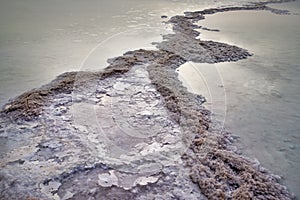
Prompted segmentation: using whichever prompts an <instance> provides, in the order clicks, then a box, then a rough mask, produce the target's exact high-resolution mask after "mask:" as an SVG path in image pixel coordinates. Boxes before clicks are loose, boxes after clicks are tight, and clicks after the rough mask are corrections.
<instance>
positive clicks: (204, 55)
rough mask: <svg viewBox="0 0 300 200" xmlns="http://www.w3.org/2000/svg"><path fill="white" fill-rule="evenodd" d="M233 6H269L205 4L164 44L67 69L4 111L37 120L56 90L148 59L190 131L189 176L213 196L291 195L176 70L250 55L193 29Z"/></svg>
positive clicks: (178, 19) (176, 21)
mask: <svg viewBox="0 0 300 200" xmlns="http://www.w3.org/2000/svg"><path fill="white" fill-rule="evenodd" d="M233 10H270V9H269V8H268V7H266V6H265V4H261V5H254V6H252V7H251V6H246V7H230V8H219V9H206V10H203V11H197V12H186V13H185V16H175V17H172V18H171V19H170V21H169V23H172V24H173V25H174V32H175V34H173V35H168V36H165V38H164V39H165V41H163V42H162V43H159V44H157V47H158V49H159V50H157V51H148V50H143V49H140V50H136V51H131V52H127V53H125V54H124V55H123V56H120V57H117V58H114V59H110V60H109V63H110V65H109V66H108V67H107V68H106V69H105V70H104V71H102V72H68V73H64V74H62V75H60V76H58V77H57V78H56V79H55V80H54V81H52V82H51V83H49V84H47V85H45V86H43V87H41V88H39V89H34V90H32V91H29V92H26V93H24V94H22V95H20V96H19V97H17V98H16V99H15V100H13V101H12V102H10V103H8V104H7V105H6V106H5V107H4V110H3V111H1V115H2V116H5V117H9V118H11V119H13V120H19V119H20V120H34V119H36V118H37V117H38V116H39V115H40V113H41V112H42V109H43V107H44V106H47V105H48V103H49V102H50V101H51V98H52V97H53V96H55V95H57V94H61V93H66V94H70V93H72V92H73V91H74V90H76V88H77V87H87V86H89V83H90V82H93V81H95V80H100V79H105V78H108V77H113V76H116V77H117V76H118V75H121V74H124V73H126V72H128V71H129V70H130V69H131V68H132V67H133V66H134V65H145V64H147V65H148V68H147V70H148V73H149V78H150V79H151V82H152V84H153V85H154V86H155V87H156V90H157V91H158V92H159V93H160V94H161V96H162V97H163V99H164V104H165V107H166V108H167V109H168V111H169V112H170V116H171V117H172V119H173V120H174V121H175V122H177V123H178V124H179V125H180V127H181V128H182V130H183V132H184V133H185V135H184V138H183V141H184V142H185V143H186V146H187V149H186V152H185V153H184V155H183V156H182V158H183V160H184V161H185V164H186V166H187V167H188V168H190V172H191V173H190V177H191V179H192V181H193V182H194V183H196V184H198V186H199V188H200V190H201V192H202V193H203V194H204V195H205V196H206V197H207V198H208V199H292V198H293V197H292V195H291V194H290V193H289V192H288V190H287V189H286V187H284V186H282V185H280V184H279V183H278V180H277V179H275V178H274V176H272V175H271V174H270V173H269V172H268V171H266V170H264V169H262V168H260V167H259V166H258V167H257V166H255V164H254V163H253V162H252V161H251V160H249V159H246V158H244V157H242V156H241V155H238V154H237V153H235V152H234V151H232V150H231V147H232V146H231V145H232V144H231V143H232V138H231V136H230V134H227V133H224V132H222V131H212V130H211V128H210V114H211V113H210V112H209V111H208V110H207V109H205V108H204V107H202V106H201V104H202V103H203V102H204V101H205V100H204V98H203V97H202V96H200V95H196V94H192V93H190V92H188V91H187V89H186V88H185V87H183V86H182V83H181V82H180V81H179V79H178V74H177V73H176V72H175V70H176V68H178V67H179V66H180V65H181V64H183V63H185V62H187V61H194V62H200V63H201V62H202V63H203V62H208V63H215V62H224V61H237V60H240V59H245V58H247V57H248V56H250V55H251V54H250V53H249V52H248V51H247V50H244V49H242V48H239V47H236V46H231V45H228V44H224V43H218V42H213V41H201V40H199V39H196V38H195V37H196V36H198V35H199V32H197V31H195V30H194V29H195V28H197V26H195V25H194V24H193V23H194V22H196V21H198V20H201V19H203V18H204V15H206V14H213V13H216V12H225V11H233ZM271 11H272V12H275V11H273V10H271ZM283 13H284V12H283ZM110 191H114V192H115V193H116V195H118V193H119V194H120V196H123V194H125V193H126V195H129V196H128V198H129V199H130V198H134V197H133V196H130V194H129V193H127V192H124V191H123V190H122V191H121V190H119V189H112V190H110ZM84 192H85V191H84ZM77 195H78V196H76V197H77V198H87V197H88V196H89V194H88V193H82V195H83V196H80V194H77ZM74 198H75V197H74Z"/></svg>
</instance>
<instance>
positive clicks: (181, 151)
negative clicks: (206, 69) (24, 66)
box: [0, 4, 293, 199]
mask: <svg viewBox="0 0 300 200" xmlns="http://www.w3.org/2000/svg"><path fill="white" fill-rule="evenodd" d="M249 9H251V10H269V11H271V12H275V13H277V14H287V11H280V10H276V9H271V8H269V7H268V6H266V4H254V5H250V6H244V7H229V8H219V9H207V10H203V11H197V12H186V13H185V14H184V15H183V16H174V17H172V18H170V20H169V21H168V22H167V23H170V24H172V25H173V30H174V34H170V35H165V36H164V41H163V42H161V43H157V44H156V46H157V48H158V50H143V49H140V50H135V51H130V52H126V53H125V54H124V55H123V56H120V57H116V58H113V59H110V60H109V63H110V65H109V66H108V67H107V68H106V69H105V70H103V71H100V72H71V73H65V74H62V75H60V76H59V77H57V79H55V80H54V81H52V82H51V83H49V84H47V85H45V86H43V87H41V88H39V89H34V90H32V91H29V92H26V93H24V94H22V95H20V96H19V97H17V98H16V99H15V100H13V101H12V102H9V103H8V104H6V105H5V106H4V108H3V110H2V111H1V118H0V120H1V121H0V122H1V124H0V126H1V127H0V128H1V129H0V137H1V141H3V142H1V143H3V145H1V148H2V149H1V163H0V165H1V174H0V185H1V191H0V198H1V199H87V198H89V199H252V198H253V199H292V198H293V196H292V194H290V193H289V191H288V190H287V188H286V187H285V186H282V185H280V183H279V181H280V177H278V176H276V175H273V174H272V173H270V172H269V171H268V170H266V169H265V168H263V167H261V166H260V164H259V163H258V162H257V161H252V160H250V159H248V158H245V157H243V156H241V155H239V154H238V153H237V152H236V148H235V147H234V146H233V145H232V142H233V140H234V139H233V137H232V136H231V135H230V134H229V133H225V132H222V131H219V130H214V129H213V128H211V127H210V123H211V122H210V117H209V116H210V114H211V113H210V112H209V111H208V110H206V109H205V108H204V107H203V106H202V105H201V104H202V103H203V102H205V98H204V97H203V96H200V95H196V94H192V93H189V92H188V91H187V89H186V88H185V87H183V86H182V83H181V82H180V80H179V79H178V74H177V73H176V69H177V68H178V67H180V66H181V65H182V64H183V63H186V62H188V61H193V62H198V63H217V62H225V61H226V62H231V61H237V60H240V59H246V58H247V57H248V56H251V53H249V52H248V51H247V50H245V49H242V48H239V47H237V46H232V45H228V44H224V43H220V42H214V41H201V40H200V39H196V37H197V36H199V34H200V33H199V32H197V31H196V30H195V29H198V28H199V27H198V26H196V25H194V23H195V22H197V21H199V20H202V19H204V18H205V15H207V14H213V13H216V12H226V11H231V10H249Z"/></svg>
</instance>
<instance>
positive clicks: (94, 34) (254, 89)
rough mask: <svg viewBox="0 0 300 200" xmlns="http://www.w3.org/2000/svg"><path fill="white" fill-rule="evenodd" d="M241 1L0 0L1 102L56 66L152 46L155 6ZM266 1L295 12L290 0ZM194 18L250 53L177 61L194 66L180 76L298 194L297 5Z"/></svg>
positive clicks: (99, 65) (88, 65) (163, 9)
mask: <svg viewBox="0 0 300 200" xmlns="http://www.w3.org/2000/svg"><path fill="white" fill-rule="evenodd" d="M125 2H126V3H125ZM243 2H247V1H238V2H237V1H229V0H222V1H218V2H215V1H214V0H207V1H201V2H200V1H192V0H185V1H184V0H182V1H179V0H178V1H171V0H153V1H149V0H127V1H124V0H110V1H108V0H107V1H96V0H91V1H88V3H86V2H84V1H79V0H64V1H59V0H42V1H38V0H28V1H23V0H0V106H2V105H3V104H4V103H6V102H7V101H8V99H9V98H13V97H15V96H16V95H18V94H21V93H22V92H24V91H26V90H29V89H32V88H36V87H39V86H40V85H42V84H46V83H48V82H49V81H51V80H52V79H53V78H55V77H56V76H57V75H59V74H61V73H63V72H65V71H73V70H99V69H103V68H104V67H105V66H106V65H107V63H106V59H107V58H110V57H114V56H118V55H120V54H122V53H124V52H126V51H128V50H133V49H137V48H154V47H153V46H152V45H151V42H153V41H159V40H161V34H162V33H165V32H169V31H170V27H168V26H166V25H165V24H163V23H161V22H162V21H164V19H161V18H160V16H161V15H168V16H173V15H176V14H180V13H182V12H183V11H187V10H201V9H203V8H208V7H217V6H222V5H236V4H241V3H243ZM275 6H276V7H278V8H287V9H291V10H293V11H294V12H299V9H298V8H299V1H297V2H295V3H289V4H280V5H274V7H275ZM201 25H203V26H206V27H209V28H217V29H220V30H221V32H203V33H202V34H201V38H203V39H214V40H216V41H222V42H227V43H229V44H236V45H238V46H240V47H244V48H246V49H248V50H249V51H250V52H252V53H254V56H253V57H251V58H249V59H247V60H244V61H239V62H237V63H223V64H216V65H213V67H208V66H211V65H194V64H192V63H188V64H186V66H192V67H186V68H184V67H183V68H182V69H180V70H181V71H184V70H186V72H185V73H186V74H187V73H189V72H191V70H196V71H197V72H198V73H200V75H202V76H200V77H198V78H197V77H194V76H191V75H193V74H195V73H190V75H189V77H188V78H184V81H185V83H186V85H187V86H189V87H190V89H192V90H193V91H194V92H199V93H201V94H204V95H205V96H206V97H207V99H208V103H207V104H206V105H207V106H208V107H209V108H210V109H211V110H213V111H214V112H215V114H214V117H215V118H216V120H219V121H221V122H222V123H221V124H222V126H223V125H224V128H225V129H226V130H229V131H230V132H232V133H233V134H235V135H238V136H239V137H240V143H238V145H239V146H240V148H242V149H243V153H245V154H247V155H248V156H250V157H252V158H253V157H255V158H257V159H258V160H259V161H260V162H261V163H262V165H263V166H265V167H267V168H269V169H271V170H272V171H273V172H274V173H276V174H279V175H282V176H283V178H284V181H285V183H286V184H287V185H288V187H289V188H290V189H291V191H292V192H294V193H296V194H297V195H298V196H299V193H300V191H299V188H300V175H299V174H300V173H299V162H300V157H299V151H300V147H299V144H300V136H299V130H300V125H299V124H300V120H299V119H300V115H299V113H300V112H299V111H300V108H299V106H298V105H299V103H300V102H299V101H300V100H299V84H300V80H299V77H300V76H299V75H300V65H299V63H300V60H299V58H300V55H299V49H300V45H299V44H300V38H299V37H300V31H299V15H298V16H297V15H292V16H278V15H274V14H271V13H266V12H256V11H254V12H231V13H221V14H215V15H212V16H208V17H207V19H206V20H205V21H202V22H201ZM188 68H189V69H188ZM204 69H206V70H204ZM207 69H209V70H207ZM183 75H184V73H183Z"/></svg>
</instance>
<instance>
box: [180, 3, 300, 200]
mask: <svg viewBox="0 0 300 200" xmlns="http://www.w3.org/2000/svg"><path fill="white" fill-rule="evenodd" d="M275 6H276V8H285V9H290V10H292V11H293V12H296V13H300V3H299V1H297V2H293V3H288V4H281V5H274V7H275ZM299 22H300V15H290V16H280V15H275V14H272V13H269V12H265V11H239V12H228V13H219V14H215V15H212V16H207V18H206V20H204V21H201V22H200V23H199V24H200V25H202V26H205V27H208V28H212V29H219V30H220V32H207V31H202V34H201V35H200V38H201V39H204V40H215V41H221V42H226V43H229V44H234V45H237V46H240V47H243V48H246V49H248V50H249V51H250V52H251V53H253V54H254V55H253V56H252V57H250V58H248V59H246V60H243V61H238V62H236V63H219V64H214V65H209V64H194V63H187V64H185V65H183V66H182V67H181V68H180V70H179V73H180V75H181V79H182V80H183V82H184V84H185V85H186V86H187V87H188V88H189V89H190V90H191V91H193V92H196V93H200V94H204V95H205V96H206V97H207V99H208V103H207V104H206V106H207V107H208V108H209V109H211V110H212V111H213V112H214V115H213V116H212V117H213V118H215V119H216V120H217V121H219V122H220V123H221V126H223V128H224V129H225V130H227V131H230V132H231V133H233V134H234V135H237V136H239V137H240V139H239V142H238V143H237V145H238V147H239V148H241V149H242V152H243V154H246V155H247V156H249V157H251V158H256V159H258V160H259V162H260V163H261V164H262V165H263V166H264V167H266V168H268V169H270V170H271V171H272V172H273V173H275V174H278V175H280V176H282V178H283V183H284V184H286V185H287V186H288V188H289V189H290V190H291V191H292V192H293V193H295V194H296V196H297V197H298V198H299V197H300V170H299V169H300V106H299V104H300V93H299V85H300V78H299V77H300V24H299ZM195 74H197V75H195ZM197 80H198V81H197Z"/></svg>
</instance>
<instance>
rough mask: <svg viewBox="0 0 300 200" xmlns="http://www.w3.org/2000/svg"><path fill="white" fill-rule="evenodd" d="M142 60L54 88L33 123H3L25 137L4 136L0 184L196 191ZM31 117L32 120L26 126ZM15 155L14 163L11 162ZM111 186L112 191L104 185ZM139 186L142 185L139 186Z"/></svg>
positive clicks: (76, 190) (49, 193)
mask: <svg viewBox="0 0 300 200" xmlns="http://www.w3.org/2000/svg"><path fill="white" fill-rule="evenodd" d="M146 68H147V66H146V65H142V66H134V67H133V68H132V69H131V70H130V71H129V72H128V73H125V74H123V75H122V76H119V77H117V78H115V77H109V78H106V79H104V80H100V81H99V80H97V81H95V82H94V83H92V84H95V85H94V87H85V88H84V89H83V90H75V91H74V92H73V94H64V95H62V94H60V95H57V96H55V97H54V98H53V100H51V105H50V106H48V107H45V108H44V112H43V114H42V116H41V120H39V121H38V124H32V123H30V122H28V123H26V124H20V125H15V126H14V127H13V129H9V128H8V127H6V131H3V132H2V133H1V134H0V136H1V137H9V136H10V137H11V136H12V135H13V136H14V137H16V138H18V137H20V136H21V135H20V132H19V131H18V129H22V130H23V131H22V135H23V137H22V139H23V140H24V142H25V141H27V140H29V141H28V142H25V143H26V144H24V143H21V144H19V146H18V143H11V144H10V145H11V146H10V148H8V149H7V150H9V151H7V152H6V154H5V155H3V156H2V160H1V166H2V171H1V173H2V176H3V178H4V179H7V180H6V182H5V184H6V186H5V187H6V188H7V189H8V188H9V187H11V186H9V185H14V182H16V181H17V182H18V180H22V181H21V182H19V183H18V187H19V188H18V191H19V192H21V193H22V195H24V194H25V195H26V194H30V195H31V196H32V195H33V196H35V197H40V198H45V199H68V198H76V197H77V198H78V195H79V196H80V195H84V192H86V191H91V192H92V193H93V194H94V196H95V195H96V193H99V194H100V193H101V194H102V195H104V196H105V195H108V194H109V193H114V194H113V195H115V196H116V197H117V196H118V195H121V196H122V193H124V194H123V195H125V196H126V195H129V196H130V195H134V196H139V198H140V199H143V198H146V199H148V195H150V196H151V197H153V198H154V197H159V196H161V195H163V196H164V197H166V199H168V198H172V197H173V196H174V195H175V193H178V191H186V192H187V193H186V195H187V196H188V197H189V199H199V198H203V197H201V194H200V192H199V191H198V188H197V187H196V186H195V185H194V184H193V183H192V182H191V180H190V179H189V177H188V176H187V175H188V172H187V171H186V170H185V169H184V168H183V166H182V160H181V155H182V152H183V151H184V150H185V149H186V147H185V145H184V144H183V142H182V138H181V137H182V132H181V130H180V127H179V126H178V125H177V124H175V123H174V122H173V121H171V119H170V118H169V115H168V111H167V110H166V108H165V107H164V106H163V99H162V97H161V96H160V94H159V93H158V92H156V89H155V88H154V86H153V85H152V84H151V81H150V79H149V78H148V72H147V70H146ZM74 99H75V101H74ZM91 99H95V100H93V101H91ZM33 125H34V126H37V128H35V129H30V127H31V126H33ZM3 126H5V125H4V124H3ZM13 130H16V131H13ZM24 130H26V131H24ZM26 134H27V135H28V136H27V137H24V135H26ZM29 136H30V137H29ZM28 143H30V145H28ZM12 149H14V150H12ZM11 150H12V151H11ZM16 160H19V161H22V162H19V163H22V164H14V165H12V163H13V162H15V161H16ZM100 163H101V164H100ZM99 164H100V165H99ZM29 177H30V178H29ZM25 179H27V181H26V182H24V181H23V180H25ZM83 179H84V180H83ZM37 183H38V184H37ZM72 183H73V184H72ZM153 183H156V185H152V184H153ZM114 187H116V188H118V191H119V192H113V191H111V192H109V191H110V190H114ZM142 187H146V188H144V189H143V190H146V192H145V191H144V192H143V193H140V190H141V189H142ZM105 188H106V189H105ZM155 188H156V189H155ZM157 190H158V191H160V190H161V191H164V193H165V194H160V192H157ZM10 191H13V190H10ZM196 191H197V192H196ZM15 195H18V194H15ZM85 195H89V196H91V195H90V194H85ZM181 195H183V196H184V194H181ZM92 196H93V195H92ZM129 196H128V198H131V196H130V197H129ZM81 197H82V196H81ZM117 198H120V196H119V197H117Z"/></svg>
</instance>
